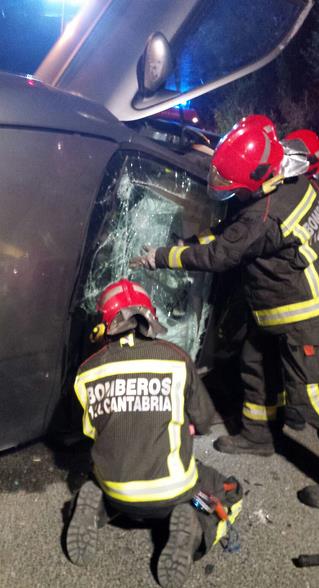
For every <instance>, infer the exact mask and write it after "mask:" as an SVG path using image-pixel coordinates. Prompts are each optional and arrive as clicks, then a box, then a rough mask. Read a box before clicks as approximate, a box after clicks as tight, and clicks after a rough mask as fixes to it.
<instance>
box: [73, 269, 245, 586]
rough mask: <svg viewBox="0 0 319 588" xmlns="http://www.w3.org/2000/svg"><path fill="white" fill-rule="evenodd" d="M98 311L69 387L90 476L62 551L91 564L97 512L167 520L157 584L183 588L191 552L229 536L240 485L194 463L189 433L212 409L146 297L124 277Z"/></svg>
mask: <svg viewBox="0 0 319 588" xmlns="http://www.w3.org/2000/svg"><path fill="white" fill-rule="evenodd" d="M97 308H98V310H99V311H100V313H101V314H102V322H101V323H100V325H99V326H98V327H97V328H95V329H94V333H93V338H94V340H95V341H96V340H97V339H99V340H100V341H101V338H103V337H104V345H103V346H101V348H100V349H99V351H97V352H96V353H95V354H94V355H92V356H91V357H89V359H87V360H86V361H85V362H84V363H83V364H82V365H81V366H80V368H79V370H78V373H77V377H76V380H75V392H76V395H77V398H78V400H79V401H80V403H81V405H82V407H83V432H84V434H85V435H87V436H88V437H90V438H91V439H92V440H93V446H92V460H93V464H94V479H93V480H88V481H87V482H86V483H85V484H84V485H83V486H82V488H81V490H80V492H79V494H78V496H77V500H76V506H75V510H74V514H73V516H72V519H71V522H70V524H69V527H68V530H67V541H66V544H67V552H68V555H69V558H70V559H71V561H72V562H73V563H74V564H76V565H87V564H88V563H89V562H90V561H91V559H92V557H93V556H94V553H95V549H96V543H97V534H98V526H99V520H100V518H101V515H102V513H103V517H102V518H104V519H105V518H106V522H107V521H108V519H109V518H110V517H111V516H114V513H124V514H125V515H127V516H128V517H131V518H133V519H134V518H138V519H139V520H140V519H144V518H152V519H156V518H166V517H170V519H169V538H168V542H167V544H166V546H165V548H164V549H163V551H162V553H161V556H160V558H159V562H158V577H159V581H160V584H161V586H163V587H165V586H167V587H172V588H173V587H178V586H184V582H185V580H186V578H187V576H188V573H189V569H190V566H191V562H192V560H193V558H194V557H195V554H196V557H199V556H201V555H203V554H204V553H205V552H206V551H207V550H208V549H209V548H210V547H211V546H212V544H213V543H217V542H218V541H219V540H220V539H221V538H222V537H224V538H225V536H226V535H227V533H228V531H229V529H230V530H232V531H234V529H233V527H232V523H233V522H234V520H235V518H236V517H237V515H238V514H239V511H240V509H241V496H242V490H241V486H240V484H239V483H238V482H237V480H236V479H235V478H231V479H229V478H226V477H225V476H222V475H221V474H220V473H218V472H217V471H216V470H214V469H213V468H210V467H207V466H204V465H203V464H201V463H199V462H196V461H195V458H194V453H193V436H192V430H191V429H192V428H193V427H194V428H195V430H196V433H198V434H204V433H206V432H207V431H208V429H209V427H210V425H211V423H212V420H213V417H214V414H215V410H214V407H213V405H212V402H211V400H210V398H209V396H208V393H207V391H206V389H205V387H204V385H203V383H202V381H201V380H200V378H199V376H198V375H197V372H196V368H195V365H194V363H193V362H192V360H191V358H190V357H189V356H188V355H187V353H186V352H185V351H183V350H182V349H180V348H179V347H177V346H176V345H174V344H173V343H169V342H168V341H164V340H162V339H158V338H157V335H160V334H163V333H164V332H165V331H166V329H165V328H164V327H162V325H161V324H160V323H159V321H158V320H157V318H156V311H155V309H154V307H153V305H152V302H151V300H150V298H149V296H148V294H147V293H146V292H145V290H144V289H143V288H142V287H141V286H140V285H139V284H137V283H135V282H132V281H129V280H127V279H121V280H119V281H118V282H115V283H112V284H110V285H109V286H107V287H106V288H105V290H104V291H103V292H102V294H101V296H100V298H99V300H98V303H97ZM190 425H191V427H190ZM202 493H204V494H202ZM192 500H193V502H192ZM195 506H196V507H197V508H198V509H199V510H196V508H195ZM208 512H209V513H211V514H207V513H208ZM104 522H105V521H104Z"/></svg>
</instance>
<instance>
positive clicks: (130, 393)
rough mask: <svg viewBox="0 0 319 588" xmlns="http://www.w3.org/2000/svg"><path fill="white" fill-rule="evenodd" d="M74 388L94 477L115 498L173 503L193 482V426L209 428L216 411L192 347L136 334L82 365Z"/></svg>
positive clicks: (123, 338)
mask: <svg viewBox="0 0 319 588" xmlns="http://www.w3.org/2000/svg"><path fill="white" fill-rule="evenodd" d="M75 392H76V395H77V397H78V399H79V401H80V403H81V405H82V407H83V410H84V414H83V431H84V434H85V435H87V436H88V437H91V438H92V439H93V440H94V445H93V448H92V458H93V462H94V465H95V474H96V477H97V479H98V481H99V483H100V484H101V486H102V487H103V489H104V491H105V493H106V494H107V495H108V496H109V497H110V498H111V499H113V500H116V501H121V502H126V503H147V502H149V503H150V502H155V503H157V504H158V503H160V502H161V503H162V504H163V501H164V504H167V503H168V501H172V500H174V499H176V497H180V496H182V495H184V496H185V493H186V494H187V492H188V491H190V490H191V489H192V488H194V486H195V484H196V482H197V478H198V472H197V467H196V463H195V459H194V455H193V437H192V436H191V434H190V432H189V424H190V423H193V424H194V425H195V428H196V431H197V432H198V433H200V434H202V433H205V432H207V430H208V429H209V426H210V425H211V423H212V418H213V416H214V413H215V411H214V408H213V405H212V402H211V400H210V398H209V396H208V393H207V391H206V389H205V387H204V385H203V383H202V382H201V380H200V378H199V376H198V375H197V372H196V368H195V366H194V364H193V362H192V360H191V358H190V357H189V356H188V355H187V353H185V352H184V351H183V350H182V349H180V348H179V347H177V346H176V345H174V344H172V343H169V342H168V341H164V340H160V339H155V340H151V339H145V338H141V337H137V336H135V335H134V334H133V333H130V334H129V336H128V337H122V338H118V339H114V340H112V341H111V342H110V343H108V344H107V345H106V346H104V347H103V348H102V349H101V350H100V351H98V352H97V353H96V354H94V355H93V356H91V357H90V358H89V359H88V360H87V361H86V362H84V363H83V364H82V365H81V366H80V368H79V370H78V373H77V377H76V381H75Z"/></svg>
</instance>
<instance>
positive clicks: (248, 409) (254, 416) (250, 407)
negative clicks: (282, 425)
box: [243, 402, 277, 421]
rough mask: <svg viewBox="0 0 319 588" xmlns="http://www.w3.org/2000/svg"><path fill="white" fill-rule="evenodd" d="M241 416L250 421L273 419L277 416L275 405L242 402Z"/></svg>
mask: <svg viewBox="0 0 319 588" xmlns="http://www.w3.org/2000/svg"><path fill="white" fill-rule="evenodd" d="M243 416H245V417H246V418H247V419H250V420H252V421H273V420H275V418H276V416H277V406H276V405H275V406H264V405H262V404H253V403H252V402H244V406H243Z"/></svg>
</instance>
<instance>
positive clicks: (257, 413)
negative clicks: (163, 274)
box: [131, 120, 319, 506]
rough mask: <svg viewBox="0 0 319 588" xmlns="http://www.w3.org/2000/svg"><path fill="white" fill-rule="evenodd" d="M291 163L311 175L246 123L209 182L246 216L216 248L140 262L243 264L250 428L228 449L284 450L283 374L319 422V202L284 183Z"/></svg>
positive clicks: (226, 141)
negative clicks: (277, 443) (279, 443)
mask: <svg viewBox="0 0 319 588" xmlns="http://www.w3.org/2000/svg"><path fill="white" fill-rule="evenodd" d="M292 159H293V161H292ZM291 163H293V165H292V167H293V168H294V172H293V173H294V174H297V173H302V172H304V171H306V168H307V165H306V166H304V159H303V161H301V162H299V164H300V165H299V167H298V166H297V167H298V171H296V165H295V164H296V163H298V162H296V160H295V158H291V159H289V155H286V154H285V153H284V151H283V147H282V145H281V144H280V143H279V141H278V140H277V138H276V136H274V134H273V132H272V129H271V128H270V129H268V128H267V126H264V127H263V126H258V125H257V126H256V125H255V124H253V125H251V124H250V122H249V120H248V121H247V122H246V123H245V121H240V123H239V124H237V125H235V126H234V127H233V128H232V129H231V131H230V132H229V133H228V134H227V135H226V136H225V137H224V138H223V139H222V140H221V141H220V143H219V144H218V145H217V147H216V150H215V152H214V155H213V157H212V160H211V169H210V174H209V178H208V184H209V191H210V193H211V194H212V196H213V197H214V198H215V199H218V200H225V199H227V198H230V197H232V196H233V195H234V194H236V195H237V197H238V198H239V200H240V201H241V203H242V207H241V208H240V210H239V211H238V213H237V214H236V215H235V216H234V217H233V218H231V219H230V220H229V221H226V222H225V223H220V224H219V225H218V227H217V228H216V230H215V231H214V235H213V236H212V237H213V238H212V240H211V241H210V242H209V243H207V244H206V245H205V244H203V245H201V244H197V245H191V246H188V245H184V246H175V247H171V248H167V247H159V248H158V249H156V250H155V249H152V248H148V249H147V253H146V255H144V256H141V257H138V258H135V259H134V260H132V262H131V266H132V267H146V268H148V269H155V268H163V267H168V268H172V269H178V268H180V269H182V268H185V269H187V270H200V271H213V272H223V271H225V270H228V269H230V268H232V267H235V266H240V267H241V268H242V272H243V282H244V289H245V296H246V300H247V302H248V305H249V308H250V317H251V318H250V320H249V327H248V333H247V336H246V340H245V342H244V345H243V350H242V358H241V359H242V368H241V376H242V381H243V385H244V406H243V414H242V428H241V432H240V434H238V435H235V436H223V437H220V438H219V439H217V441H216V442H215V447H216V448H217V449H218V450H219V451H222V452H226V453H252V454H256V455H271V454H272V453H273V452H274V443H273V434H274V432H275V428H276V412H277V406H278V402H277V397H278V393H279V391H280V390H279V389H278V382H282V379H281V376H283V382H282V383H281V391H282V392H283V391H285V392H286V394H287V396H288V402H289V404H290V405H293V406H294V407H295V408H296V410H297V411H298V412H299V413H300V414H301V415H302V416H303V418H304V419H305V420H306V421H307V422H308V423H310V424H312V425H313V426H315V427H318V425H319V386H318V381H319V276H318V270H319V262H318V253H319V230H318V227H319V222H318V218H319V217H318V210H319V198H318V193H317V190H316V188H315V187H314V186H313V185H312V184H311V183H309V181H308V179H307V178H306V177H304V176H303V175H300V176H298V177H292V178H289V179H288V180H286V181H285V183H282V182H283V179H284V178H283V176H284V173H285V171H286V170H287V169H289V166H290V164H291ZM302 168H303V169H302ZM315 226H316V230H314V227H315ZM276 358H277V360H276ZM269 359H271V361H269ZM276 388H277V389H276ZM316 488H317V487H315V489H316ZM318 499H319V497H317V500H318ZM318 506H319V500H318Z"/></svg>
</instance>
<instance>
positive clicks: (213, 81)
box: [35, 0, 313, 121]
mask: <svg viewBox="0 0 319 588" xmlns="http://www.w3.org/2000/svg"><path fill="white" fill-rule="evenodd" d="M312 6H313V0H254V2H252V1H251V0H241V1H240V2H238V0H227V2H225V0H183V1H175V2H172V0H154V1H153V2H150V0H134V2H132V1H131V0H90V2H87V3H86V4H85V6H84V8H83V10H82V11H81V12H80V13H79V14H78V15H77V16H76V17H75V19H74V20H73V21H72V22H71V23H70V24H69V25H68V26H67V28H66V30H65V32H64V34H63V35H62V37H61V38H60V39H59V40H58V42H57V43H56V44H55V46H54V47H53V49H52V50H51V52H50V53H49V54H48V56H47V57H46V59H45V60H44V61H43V63H42V64H41V65H40V67H39V68H38V70H37V71H36V74H35V76H36V77H38V78H39V79H41V80H43V81H45V82H47V83H49V84H51V85H53V86H56V87H59V88H62V89H64V90H67V91H69V92H73V93H76V94H81V95H84V96H87V97H88V98H91V99H93V100H95V101H97V102H99V103H102V104H104V106H105V107H106V108H107V109H108V110H109V111H110V112H112V114H114V115H115V116H116V117H117V118H118V119H120V120H122V121H131V120H136V119H141V118H145V117H147V116H150V115H152V114H155V113H156V112H160V111H161V110H165V109H167V108H169V107H171V106H174V105H176V104H178V103H180V102H181V101H185V100H189V99H192V98H195V97H197V96H199V95H201V94H204V93H205V92H210V91H212V90H214V89H216V88H218V87H220V86H223V85H225V84H228V83H230V82H231V81H233V80H235V79H237V78H239V77H242V76H244V75H247V74H249V73H250V72H252V71H254V70H256V69H258V68H260V67H262V66H263V65H266V64H267V63H269V62H270V61H271V60H272V59H274V58H275V57H276V56H277V55H278V54H279V53H280V52H281V51H282V50H283V49H284V48H285V46H286V45H287V43H289V41H290V40H291V39H292V37H293V36H294V35H295V34H296V32H297V31H298V30H299V28H300V26H301V25H302V23H303V21H304V19H305V18H306V16H307V15H308V13H309V11H310V10H311V8H312Z"/></svg>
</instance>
